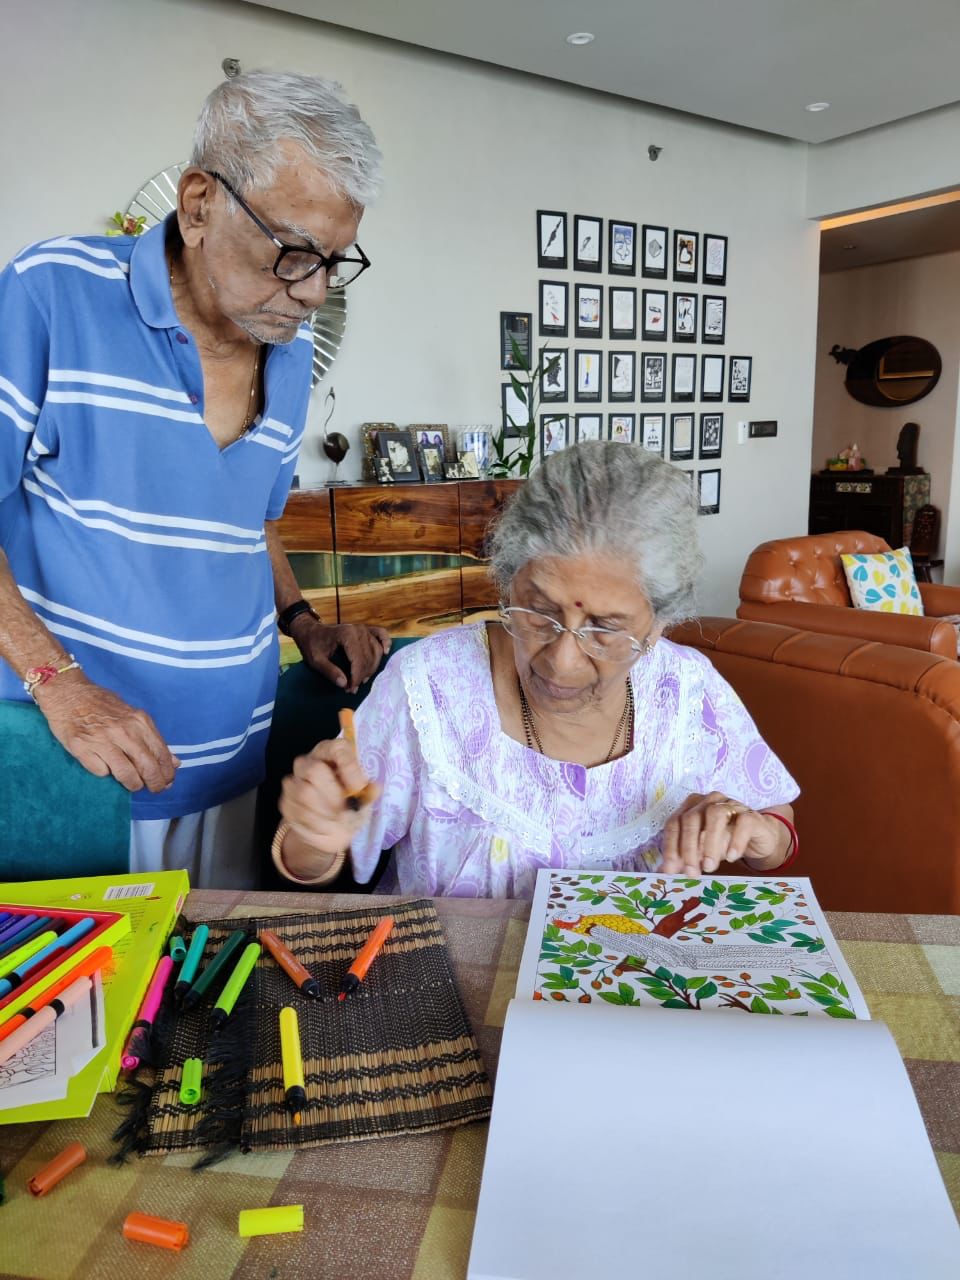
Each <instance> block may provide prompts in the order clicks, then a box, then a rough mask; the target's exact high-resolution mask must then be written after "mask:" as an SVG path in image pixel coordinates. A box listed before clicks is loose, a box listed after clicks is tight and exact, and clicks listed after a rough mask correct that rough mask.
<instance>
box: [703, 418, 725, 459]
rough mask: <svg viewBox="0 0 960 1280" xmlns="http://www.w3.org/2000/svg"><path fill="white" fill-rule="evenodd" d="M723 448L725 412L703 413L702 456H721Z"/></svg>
mask: <svg viewBox="0 0 960 1280" xmlns="http://www.w3.org/2000/svg"><path fill="white" fill-rule="evenodd" d="M722 449H723V414H722V413H701V415H700V457H701V458H719V457H720V453H721V450H722Z"/></svg>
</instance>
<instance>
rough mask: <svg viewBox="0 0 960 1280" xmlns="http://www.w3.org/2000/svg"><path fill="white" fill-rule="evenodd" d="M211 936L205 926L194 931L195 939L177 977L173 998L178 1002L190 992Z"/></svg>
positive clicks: (192, 939)
mask: <svg viewBox="0 0 960 1280" xmlns="http://www.w3.org/2000/svg"><path fill="white" fill-rule="evenodd" d="M209 936H210V929H209V927H208V926H207V925H205V924H198V925H197V927H196V928H195V929H194V931H193V937H192V938H191V939H190V946H189V948H188V949H187V954H186V955H185V956H184V958H183V965H182V966H181V968H180V973H179V976H178V977H177V985H176V986H175V987H174V988H173V998H174V1000H175V1001H176V1002H177V1004H179V1003H180V1001H181V1000H182V999H183V997H184V996H185V995H186V994H187V992H188V991H189V990H190V987H191V984H192V983H193V980H194V978H195V977H196V975H197V969H198V968H199V966H200V958H201V956H202V955H203V949H204V947H205V946H206V945H207V938H208V937H209Z"/></svg>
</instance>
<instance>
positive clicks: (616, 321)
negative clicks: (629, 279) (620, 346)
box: [610, 284, 637, 338]
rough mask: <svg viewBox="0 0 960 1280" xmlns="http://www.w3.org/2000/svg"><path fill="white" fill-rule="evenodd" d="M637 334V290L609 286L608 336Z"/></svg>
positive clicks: (625, 336)
mask: <svg viewBox="0 0 960 1280" xmlns="http://www.w3.org/2000/svg"><path fill="white" fill-rule="evenodd" d="M636 336H637V291H636V289H631V288H629V287H626V288H625V287H623V286H621V285H615V284H612V285H611V286H610V337H611V338H635V337H636Z"/></svg>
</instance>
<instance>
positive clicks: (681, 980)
mask: <svg viewBox="0 0 960 1280" xmlns="http://www.w3.org/2000/svg"><path fill="white" fill-rule="evenodd" d="M673 985H674V986H675V987H676V988H677V990H678V991H686V989H687V980H686V978H685V977H684V976H683V974H682V973H675V974H674V975H673Z"/></svg>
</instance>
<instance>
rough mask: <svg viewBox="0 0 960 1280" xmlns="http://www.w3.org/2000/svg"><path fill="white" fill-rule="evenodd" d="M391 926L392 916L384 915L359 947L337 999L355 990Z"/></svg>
mask: <svg viewBox="0 0 960 1280" xmlns="http://www.w3.org/2000/svg"><path fill="white" fill-rule="evenodd" d="M392 928H393V916H384V917H383V919H382V920H381V921H380V923H379V924H378V925H377V927H376V928H375V929H374V931H373V933H371V934H370V937H369V938H368V939H367V940H366V942H365V943H364V944H363V946H362V947H361V948H360V951H359V954H358V955H357V958H356V960H354V962H353V964H352V965H351V966H350V968H349V969H348V970H347V976H346V977H345V978H344V980H343V982H342V983H341V985H340V994H339V995H338V996H337V999H338V1000H346V998H347V996H348V995H349V994H350V992H351V991H356V989H357V987H359V985H360V983H361V982H362V981H363V980H364V978H365V977H366V976H367V970H368V969H369V968H370V966H371V965H372V964H373V962H374V959H375V958H376V956H377V954H378V952H379V951H380V948H381V947H382V946H383V944H384V943H385V942H386V940H387V934H388V933H389V932H390V930H391V929H392Z"/></svg>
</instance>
